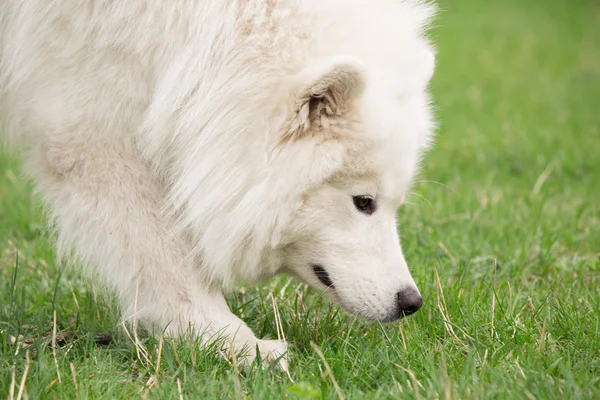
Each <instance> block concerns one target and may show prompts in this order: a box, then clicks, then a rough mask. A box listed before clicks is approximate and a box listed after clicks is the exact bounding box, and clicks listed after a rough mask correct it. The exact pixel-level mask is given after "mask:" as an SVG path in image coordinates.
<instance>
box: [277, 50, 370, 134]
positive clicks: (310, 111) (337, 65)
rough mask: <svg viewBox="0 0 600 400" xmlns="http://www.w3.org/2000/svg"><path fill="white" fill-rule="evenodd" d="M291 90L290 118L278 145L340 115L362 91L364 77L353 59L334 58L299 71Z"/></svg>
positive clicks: (347, 57) (319, 126)
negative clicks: (291, 108) (291, 112)
mask: <svg viewBox="0 0 600 400" xmlns="http://www.w3.org/2000/svg"><path fill="white" fill-rule="evenodd" d="M293 87H294V89H293V91H294V92H293V93H292V98H293V106H292V107H293V110H292V111H293V115H291V120H289V123H288V124H287V131H286V132H284V137H282V139H281V141H282V142H288V141H293V140H297V139H300V138H302V137H305V136H307V135H310V134H311V132H312V133H315V131H316V130H318V128H327V127H328V124H329V121H330V120H331V119H332V118H335V117H339V116H340V115H343V114H344V112H345V111H347V110H348V109H349V107H350V106H351V105H352V103H353V102H354V100H355V99H356V98H357V97H358V96H360V95H361V94H362V92H363V91H364V87H365V74H364V70H363V67H362V63H361V62H360V61H359V60H358V59H357V58H355V57H351V56H338V57H334V58H332V59H330V60H329V61H328V62H327V63H325V64H324V65H319V66H318V67H311V68H306V69H305V70H303V71H302V72H300V73H299V74H298V75H297V76H296V77H295V82H294V85H293Z"/></svg>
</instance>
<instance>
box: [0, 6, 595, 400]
mask: <svg viewBox="0 0 600 400" xmlns="http://www.w3.org/2000/svg"><path fill="white" fill-rule="evenodd" d="M440 5H441V8H442V13H441V14H440V16H439V18H438V20H437V21H436V24H435V27H434V29H433V30H432V33H431V36H432V38H433V39H434V40H435V42H436V44H437V46H438V48H439V54H438V65H437V71H436V75H435V77H434V80H433V84H432V90H433V94H434V98H435V104H436V108H437V116H438V120H439V122H440V125H439V129H438V137H437V142H436V145H435V148H434V149H433V150H432V151H431V152H430V153H429V155H428V157H427V159H426V162H425V163H424V169H423V172H422V174H421V176H420V178H419V179H418V181H417V182H416V184H415V186H414V194H413V195H412V196H411V197H410V203H411V204H408V205H406V206H404V207H403V208H402V209H401V210H400V211H399V229H400V232H401V236H402V241H403V246H404V250H405V255H406V257H407V260H408V263H409V265H410V266H411V268H412V271H413V275H414V277H415V280H416V281H417V283H418V285H419V286H420V288H421V291H422V294H423V297H424V300H425V305H424V306H423V309H422V310H421V311H419V312H418V313H417V314H415V315H414V316H411V317H410V318H407V319H405V320H403V321H402V322H401V323H396V324H391V325H385V326H382V325H380V324H372V323H365V322H361V321H359V320H356V319H354V318H352V317H349V316H347V315H344V314H343V313H341V312H338V310H337V308H336V307H334V306H331V305H329V304H328V303H327V302H326V301H324V300H321V299H320V298H319V297H318V296H317V295H316V294H315V293H312V292H311V290H309V289H306V288H305V287H304V286H300V285H295V284H290V285H287V284H286V283H287V280H286V279H284V278H277V279H275V280H273V281H272V282H270V283H269V284H267V285H266V286H265V287H262V288H258V289H256V288H243V290H242V291H241V292H238V293H236V294H234V295H232V296H231V297H230V299H229V300H230V304H231V306H232V308H233V309H234V311H236V312H237V313H238V315H240V316H241V317H242V318H243V319H245V320H246V321H247V322H248V323H249V325H250V326H251V327H252V328H253V329H254V330H255V332H256V333H257V334H258V335H259V336H266V335H269V336H272V337H276V336H277V331H276V327H275V322H274V312H273V302H272V298H271V296H272V295H273V297H274V299H275V300H276V303H277V306H278V309H279V312H280V316H281V320H282V324H283V329H284V331H285V333H286V336H287V339H288V340H289V341H290V343H291V344H292V345H293V347H292V349H291V353H292V357H293V360H292V363H291V368H290V372H289V375H286V374H283V373H278V372H276V371H272V370H269V369H264V370H263V369H251V370H248V371H239V370H238V369H237V368H234V367H233V366H231V365H230V364H229V363H228V362H226V361H225V360H222V359H221V358H220V357H219V355H218V354H216V353H215V352H211V351H205V350H199V349H198V348H197V347H195V346H193V345H190V343H188V342H185V341H183V342H179V343H177V342H173V341H171V340H164V341H162V340H160V339H156V338H150V337H144V336H142V337H141V338H140V340H141V342H142V343H143V345H144V348H145V349H146V351H147V354H145V353H143V352H140V351H139V350H138V349H137V348H136V347H135V346H134V345H133V344H132V341H131V340H130V339H129V338H128V337H127V335H126V333H125V331H124V330H123V328H122V327H121V326H120V325H119V315H118V311H117V308H116V306H115V303H114V301H112V300H111V299H110V297H106V296H103V295H102V293H101V290H100V288H96V287H94V286H92V285H89V284H87V283H85V282H84V281H83V280H82V279H81V278H80V277H79V276H78V275H77V274H76V273H74V272H71V271H68V270H66V269H63V268H62V266H61V265H57V263H56V262H55V260H54V254H53V250H52V241H51V239H50V238H49V235H48V232H47V230H46V229H45V227H44V223H43V210H42V208H41V207H40V203H39V201H37V200H35V198H34V197H32V196H31V185H30V184H29V183H28V182H27V181H25V180H23V178H22V177H21V175H20V172H19V164H18V162H17V161H16V159H15V158H14V156H11V155H8V154H6V153H3V154H1V155H0V399H5V398H11V396H12V393H14V397H15V398H17V397H18V395H19V393H21V394H22V395H23V398H25V396H26V395H28V396H29V398H40V397H41V398H56V399H64V398H79V399H84V398H100V397H103V398H127V397H143V398H202V399H210V398H244V397H245V398H252V399H254V398H256V399H260V398H274V399H281V398H290V399H295V398H337V397H343V398H346V399H360V398H368V399H375V398H377V399H384V398H416V399H420V398H422V399H431V398H444V399H450V398H455V399H456V398H460V399H468V398H497V399H521V398H523V399H534V398H537V399H552V398H561V399H578V398H580V399H593V398H596V399H597V398H600V261H599V257H600V3H599V2H598V1H595V0H587V1H586V0H546V1H541V0H537V1H536V0H498V1H493V2H485V1H480V0H454V1H450V0H443V1H441V2H440ZM54 329H55V330H56V332H57V343H56V346H53V345H52V341H51V340H50V339H51V338H52V335H50V336H49V338H48V337H47V336H48V335H49V334H51V333H52V331H53V330H54ZM99 334H106V335H110V338H111V339H112V340H102V339H103V338H104V337H101V336H100V335H99ZM108 341H110V343H108V344H107V343H104V342H108Z"/></svg>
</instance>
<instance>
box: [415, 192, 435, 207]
mask: <svg viewBox="0 0 600 400" xmlns="http://www.w3.org/2000/svg"><path fill="white" fill-rule="evenodd" d="M410 196H417V197H420V198H422V199H423V200H425V201H426V202H427V204H429V206H430V207H431V209H432V210H435V209H434V208H433V204H431V202H430V201H429V200H427V199H426V198H425V196H421V195H420V194H418V193H411V194H410Z"/></svg>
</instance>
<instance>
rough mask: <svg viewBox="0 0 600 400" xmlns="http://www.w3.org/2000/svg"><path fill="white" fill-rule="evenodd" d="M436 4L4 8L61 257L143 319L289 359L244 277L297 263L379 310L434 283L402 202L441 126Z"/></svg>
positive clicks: (14, 81) (83, 1)
mask: <svg viewBox="0 0 600 400" xmlns="http://www.w3.org/2000/svg"><path fill="white" fill-rule="evenodd" d="M432 12H433V10H432V7H431V6H429V5H425V4H423V3H422V2H419V1H417V0H374V1H364V0H224V1H197V0H177V1H171V2H169V1H164V0H146V1H127V2H122V1H121V2H119V1H113V0H95V1H89V0H69V1H65V0H61V1H49V0H4V1H3V2H2V3H1V4H0V116H2V118H3V120H4V122H5V127H4V128H3V131H4V136H6V138H7V139H8V140H7V141H8V143H11V144H12V145H14V146H15V147H17V148H19V149H21V151H22V153H23V155H24V157H23V159H24V161H25V165H26V169H27V171H28V173H29V174H30V175H31V176H32V177H33V178H34V180H35V182H36V184H37V188H38V189H39V191H40V193H41V195H42V196H43V198H44V200H45V202H46V203H47V205H48V208H49V210H50V215H51V221H52V223H53V226H54V228H55V230H56V233H57V244H58V245H57V246H58V253H59V254H60V255H63V256H64V255H69V256H74V257H75V260H76V261H77V263H79V264H81V265H85V266H87V267H89V268H90V270H91V271H94V272H96V273H98V274H99V276H100V278H101V279H103V281H104V282H106V283H108V284H109V285H110V286H112V287H113V288H114V289H116V292H117V293H118V295H119V299H120V302H121V304H122V307H123V316H124V317H125V318H133V317H134V312H135V318H137V319H139V320H142V321H144V322H146V323H147V324H148V325H149V326H157V327H160V328H164V327H166V328H167V332H169V333H171V334H179V333H181V332H183V331H184V330H185V329H186V328H187V327H188V326H190V325H191V327H192V329H194V331H195V332H197V333H200V332H202V333H203V334H204V335H205V337H206V336H207V335H208V336H210V335H209V334H215V333H217V332H219V333H222V334H224V335H225V337H226V338H227V343H228V345H229V346H230V348H231V349H232V350H234V351H239V350H241V349H242V348H243V347H244V346H245V345H250V346H249V355H248V356H247V358H246V360H248V361H251V360H252V359H253V358H254V357H255V356H256V354H254V349H255V348H256V347H257V346H258V349H259V350H260V353H261V354H263V355H265V356H267V358H269V359H271V360H272V359H275V358H277V357H278V356H280V355H281V354H283V353H285V351H286V345H285V343H282V342H278V341H267V340H259V339H257V338H256V337H255V336H254V334H253V333H252V332H251V331H250V329H249V328H248V327H247V326H246V325H245V324H244V323H243V322H242V321H241V320H240V319H238V318H237V317H236V316H234V315H233V314H232V313H231V312H230V311H229V309H228V307H227V305H226V303H225V300H224V298H223V295H222V294H221V292H222V290H224V289H228V288H231V287H232V285H233V284H234V283H235V282H236V281H237V280H244V281H247V282H256V281H258V280H260V279H263V278H268V277H270V276H272V275H274V274H277V273H282V272H285V273H290V274H292V275H294V276H297V277H298V278H300V279H301V280H303V281H305V282H307V283H309V284H311V285H312V286H314V287H316V288H318V289H320V290H322V291H323V292H324V293H325V295H326V296H327V297H328V298H329V299H330V300H332V301H334V302H337V303H339V304H340V305H341V306H342V307H344V308H345V309H346V310H348V311H350V312H352V313H355V314H358V315H361V316H363V317H365V318H368V319H380V320H392V319H394V318H396V317H397V316H398V315H399V314H398V305H397V303H398V293H400V292H401V291H403V290H406V289H410V290H413V292H416V286H415V283H414V282H413V280H412V278H411V276H410V273H409V272H408V268H407V266H406V262H405V261H404V258H403V256H402V252H401V249H400V244H399V241H398V237H397V233H396V222H395V212H396V209H397V207H399V206H400V204H401V203H402V201H403V199H404V197H405V195H406V192H407V190H408V186H409V183H410V181H411V179H412V178H413V176H414V174H415V172H416V170H417V166H418V162H419V158H420V156H421V155H422V153H423V151H424V150H425V149H426V147H427V145H428V143H429V139H430V132H431V130H432V122H431V117H430V111H429V105H428V96H427V89H426V88H427V84H428V81H429V79H430V77H431V75H432V73H433V67H434V56H433V51H432V48H431V46H430V44H429V43H428V42H427V40H426V39H425V38H424V34H423V30H424V28H425V27H426V25H427V23H428V21H429V19H430V17H431V16H432ZM359 195H360V196H369V197H372V198H373V199H374V200H375V202H376V205H377V208H376V210H375V212H374V213H373V214H372V215H367V214H365V213H361V212H359V211H358V210H357V209H356V208H355V206H354V204H353V200H352V197H353V196H359ZM314 265H320V266H322V267H323V268H324V269H325V270H326V271H327V273H328V274H329V277H330V279H331V280H332V282H333V284H334V287H332V288H328V287H326V286H325V285H324V284H323V283H322V282H321V281H319V279H318V278H317V276H316V275H315V273H314V271H313V268H312V266H314ZM416 293H418V292H416ZM282 360H283V359H282Z"/></svg>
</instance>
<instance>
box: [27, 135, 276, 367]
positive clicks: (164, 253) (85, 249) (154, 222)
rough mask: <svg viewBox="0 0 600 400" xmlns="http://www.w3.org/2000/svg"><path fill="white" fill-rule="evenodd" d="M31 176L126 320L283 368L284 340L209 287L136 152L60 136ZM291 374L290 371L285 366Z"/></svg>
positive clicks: (45, 146)
mask: <svg viewBox="0 0 600 400" xmlns="http://www.w3.org/2000/svg"><path fill="white" fill-rule="evenodd" d="M38 146H39V147H38V148H36V149H34V151H33V152H32V154H31V157H30V164H29V170H30V172H31V173H32V175H33V176H34V178H35V179H36V182H37V184H38V187H39V189H40V191H41V193H42V194H43V196H44V198H45V200H46V202H47V203H48V205H49V206H50V211H51V217H52V219H53V222H54V227H55V229H56V231H57V234H58V249H59V251H61V252H62V253H65V252H67V253H73V254H74V255H75V256H76V258H77V260H78V261H80V262H81V263H82V264H84V265H86V266H89V267H92V268H93V269H94V272H98V275H99V276H100V277H101V278H102V279H103V280H104V281H105V283H107V284H108V285H109V286H111V287H113V288H114V289H115V290H116V292H117V293H118V296H119V300H120V303H121V306H122V312H123V317H124V318H125V319H128V320H133V319H135V320H137V321H140V322H141V323H143V324H145V325H146V326H148V327H151V328H158V329H160V330H162V329H165V328H166V330H167V333H169V334H176V335H178V334H181V333H183V332H185V331H187V328H188V327H191V328H192V329H193V330H194V331H195V333H197V334H202V335H203V336H202V340H203V342H207V341H208V339H210V337H213V338H215V339H216V338H217V336H218V335H223V336H224V337H225V339H226V341H225V342H226V343H227V344H228V345H229V348H230V349H231V350H233V351H235V352H238V351H241V350H243V349H244V348H247V354H246V356H245V357H243V358H242V360H243V361H245V362H250V361H252V360H253V359H254V358H255V357H256V347H258V349H259V352H260V354H261V356H263V357H266V358H267V359H268V360H274V359H276V358H278V357H279V356H281V355H282V354H283V353H285V345H284V344H283V343H281V342H278V341H263V340H259V339H257V338H256V337H255V336H254V334H253V333H252V331H251V330H250V329H249V328H248V327H247V326H246V325H245V324H244V323H243V322H242V321H241V320H240V319H239V318H237V317H236V316H235V315H233V314H232V313H231V311H230V310H229V308H228V307H227V304H226V302H225V300H224V298H223V295H222V294H221V292H220V290H219V289H218V285H216V284H211V283H210V282H208V283H207V282H203V281H202V277H199V276H198V274H199V271H198V270H197V269H196V268H195V265H194V260H193V258H192V257H189V254H190V248H189V246H188V244H187V242H186V241H185V240H184V239H183V238H182V237H181V236H179V235H175V234H173V227H174V226H175V221H174V219H173V218H172V217H170V216H169V215H168V213H163V212H162V209H163V206H164V202H165V194H164V193H163V192H164V189H163V188H162V187H161V185H160V184H159V183H158V182H157V180H156V179H155V177H154V176H153V175H152V173H151V172H150V169H149V168H148V167H147V166H146V164H145V163H144V162H143V161H142V160H141V159H140V158H139V157H138V155H137V152H136V151H135V150H133V149H135V147H134V146H132V145H129V146H127V145H119V144H118V143H114V142H112V141H109V140H103V139H102V138H98V137H95V136H92V137H86V136H81V135H75V134H73V135H69V134H55V135H52V136H51V137H49V138H48V140H47V141H43V142H42V141H40V143H39V144H38ZM280 365H281V366H283V367H285V362H283V363H280Z"/></svg>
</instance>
